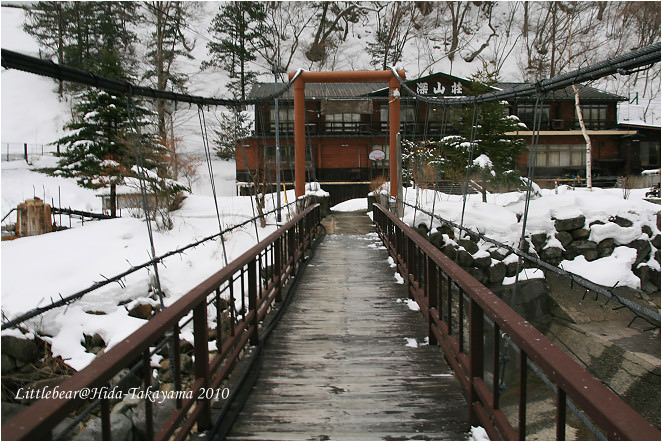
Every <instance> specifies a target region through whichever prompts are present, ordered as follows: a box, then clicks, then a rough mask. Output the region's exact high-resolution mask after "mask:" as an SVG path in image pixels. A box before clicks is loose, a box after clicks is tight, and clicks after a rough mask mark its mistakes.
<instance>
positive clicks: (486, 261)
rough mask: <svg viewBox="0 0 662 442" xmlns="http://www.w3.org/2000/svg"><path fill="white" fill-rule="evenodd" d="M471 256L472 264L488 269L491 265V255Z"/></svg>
mask: <svg viewBox="0 0 662 442" xmlns="http://www.w3.org/2000/svg"><path fill="white" fill-rule="evenodd" d="M473 258H474V265H475V266H476V267H479V268H481V269H489V268H490V266H491V265H492V257H491V256H489V255H486V256H479V257H475V256H474V257H473Z"/></svg>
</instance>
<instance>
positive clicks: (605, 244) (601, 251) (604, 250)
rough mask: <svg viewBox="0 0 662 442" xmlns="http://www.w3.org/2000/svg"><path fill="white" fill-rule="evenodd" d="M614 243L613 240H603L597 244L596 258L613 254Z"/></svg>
mask: <svg viewBox="0 0 662 442" xmlns="http://www.w3.org/2000/svg"><path fill="white" fill-rule="evenodd" d="M615 247H616V243H615V242H614V239H613V238H605V239H603V240H602V241H600V242H599V243H598V258H604V257H605V256H609V255H611V254H612V253H614V248H615Z"/></svg>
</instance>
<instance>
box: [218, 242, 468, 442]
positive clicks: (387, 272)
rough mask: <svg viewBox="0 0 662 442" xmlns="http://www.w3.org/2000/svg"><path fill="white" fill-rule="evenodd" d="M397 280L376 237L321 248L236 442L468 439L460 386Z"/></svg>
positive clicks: (274, 341)
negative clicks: (428, 341) (428, 342)
mask: <svg viewBox="0 0 662 442" xmlns="http://www.w3.org/2000/svg"><path fill="white" fill-rule="evenodd" d="M394 272H395V269H394V268H392V267H391V266H390V265H389V262H388V254H387V252H386V250H385V249H384V248H383V247H382V246H381V242H380V240H379V237H378V236H377V235H376V234H374V233H369V234H367V235H353V234H351V235H348V234H334V235H328V236H327V237H326V238H325V239H324V240H323V241H322V243H321V244H320V245H319V246H318V248H317V250H316V252H315V255H314V257H313V258H312V259H311V262H310V263H309V268H307V269H306V272H305V273H304V275H303V277H302V279H301V281H300V283H299V286H298V288H297V292H296V294H295V295H294V299H293V302H292V303H291V304H290V306H289V307H288V310H287V312H286V313H285V315H284V317H283V318H282V320H281V321H280V323H279V324H278V325H277V327H276V328H275V329H274V331H273V333H272V335H271V337H270V338H269V341H268V343H267V345H266V346H265V348H264V350H263V363H262V368H261V371H260V375H259V376H258V379H257V382H256V384H255V386H254V387H253V390H252V391H251V394H250V396H249V399H248V402H247V403H246V405H245V406H244V408H243V410H242V411H241V413H240V414H239V417H238V419H237V421H236V422H235V424H234V426H233V428H232V430H231V432H230V434H229V436H228V438H229V439H240V440H325V439H333V440H376V439H386V440H393V439H435V440H458V439H466V431H467V430H468V429H469V428H468V424H467V413H468V410H467V405H466V402H465V399H464V397H463V395H462V392H461V388H460V385H459V384H458V382H457V380H456V379H455V378H454V377H453V376H452V375H451V370H450V368H449V367H448V365H447V364H446V362H445V361H444V359H443V356H442V353H441V352H440V349H439V348H438V347H434V346H433V347H431V346H428V345H424V342H425V337H426V331H427V327H426V325H425V324H424V321H423V318H422V316H421V314H420V312H417V311H412V310H410V309H409V308H408V307H407V305H406V304H405V303H403V302H402V299H403V298H406V296H407V294H406V290H405V287H404V286H403V285H399V284H397V282H396V279H395V277H394ZM399 300H400V301H399ZM407 338H409V339H415V340H416V342H417V343H419V344H421V345H420V346H419V347H417V348H413V347H408V346H407V345H406V344H407V342H408V341H407Z"/></svg>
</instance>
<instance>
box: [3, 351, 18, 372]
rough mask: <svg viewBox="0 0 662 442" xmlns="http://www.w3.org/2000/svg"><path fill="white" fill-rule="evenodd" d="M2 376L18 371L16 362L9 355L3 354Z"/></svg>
mask: <svg viewBox="0 0 662 442" xmlns="http://www.w3.org/2000/svg"><path fill="white" fill-rule="evenodd" d="M0 368H1V369H2V374H3V375H6V374H7V373H11V372H12V371H14V370H15V369H16V360H15V359H14V358H12V357H11V356H9V355H7V354H4V353H3V354H2V362H1V363H0Z"/></svg>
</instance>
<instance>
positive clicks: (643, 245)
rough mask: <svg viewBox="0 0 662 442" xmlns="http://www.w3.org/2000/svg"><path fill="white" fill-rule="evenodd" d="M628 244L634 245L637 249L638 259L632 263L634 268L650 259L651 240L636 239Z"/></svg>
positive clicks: (629, 245)
mask: <svg viewBox="0 0 662 442" xmlns="http://www.w3.org/2000/svg"><path fill="white" fill-rule="evenodd" d="M627 246H628V247H632V248H633V249H635V250H636V251H637V259H636V260H635V261H634V264H632V268H633V269H634V268H636V267H637V266H638V265H639V264H640V263H642V262H644V261H648V256H649V255H650V253H651V243H650V242H648V241H646V240H645V239H635V240H634V241H632V242H631V243H629V244H628V245H627Z"/></svg>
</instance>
